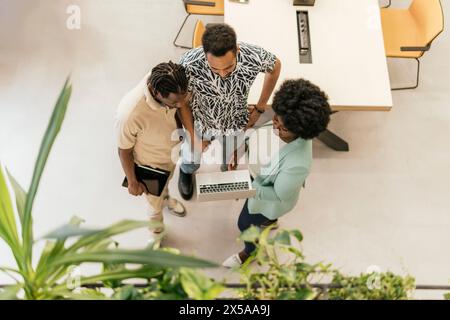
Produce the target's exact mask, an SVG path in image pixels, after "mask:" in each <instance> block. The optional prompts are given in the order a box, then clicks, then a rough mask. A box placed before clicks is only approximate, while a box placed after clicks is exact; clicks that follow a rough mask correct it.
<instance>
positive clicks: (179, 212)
mask: <svg viewBox="0 0 450 320" xmlns="http://www.w3.org/2000/svg"><path fill="white" fill-rule="evenodd" d="M165 201H166V203H167V208H168V209H169V212H170V213H171V214H173V215H174V216H177V217H184V216H186V208H185V207H184V206H183V204H182V203H181V202H180V201H178V200H177V199H175V198H171V197H167V198H166V199H165Z"/></svg>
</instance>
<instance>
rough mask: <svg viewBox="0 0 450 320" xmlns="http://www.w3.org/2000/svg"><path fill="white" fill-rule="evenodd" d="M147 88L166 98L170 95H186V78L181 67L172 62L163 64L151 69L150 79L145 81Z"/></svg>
mask: <svg viewBox="0 0 450 320" xmlns="http://www.w3.org/2000/svg"><path fill="white" fill-rule="evenodd" d="M147 86H148V87H151V88H152V89H153V90H155V91H157V92H159V93H160V94H161V95H162V96H163V97H164V98H167V97H168V96H169V94H170V93H175V94H183V93H186V92H187V90H188V78H187V76H186V72H185V69H184V67H183V66H182V65H180V64H176V63H173V62H172V61H169V62H163V63H160V64H158V65H157V66H156V67H154V68H153V69H152V72H151V74H150V77H149V78H148V79H147Z"/></svg>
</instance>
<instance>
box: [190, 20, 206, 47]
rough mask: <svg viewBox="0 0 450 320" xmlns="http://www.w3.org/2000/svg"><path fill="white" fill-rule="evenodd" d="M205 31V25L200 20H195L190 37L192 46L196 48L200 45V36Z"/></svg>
mask: <svg viewBox="0 0 450 320" xmlns="http://www.w3.org/2000/svg"><path fill="white" fill-rule="evenodd" d="M204 32H205V26H204V24H203V22H202V21H201V20H197V23H196V24H195V29H194V36H193V37H192V48H197V47H200V46H201V45H202V36H203V33H204Z"/></svg>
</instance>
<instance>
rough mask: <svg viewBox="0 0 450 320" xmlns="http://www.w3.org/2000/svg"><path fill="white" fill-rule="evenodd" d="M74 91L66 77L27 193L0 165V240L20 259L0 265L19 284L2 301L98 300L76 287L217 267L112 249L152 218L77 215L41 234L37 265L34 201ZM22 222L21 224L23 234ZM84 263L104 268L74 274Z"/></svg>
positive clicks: (158, 252)
mask: <svg viewBox="0 0 450 320" xmlns="http://www.w3.org/2000/svg"><path fill="white" fill-rule="evenodd" d="M71 92H72V88H71V85H70V84H69V80H67V81H66V83H65V84H64V87H63V89H62V91H61V93H60V95H59V98H58V100H57V102H56V105H55V107H54V109H53V113H52V116H51V119H50V122H49V124H48V126H47V130H46V132H45V135H44V138H43V139H42V143H41V146H40V149H39V154H38V157H37V160H36V164H35V167H34V172H33V177H32V180H31V184H30V187H29V189H28V191H27V192H26V191H25V190H24V189H23V188H22V187H21V186H20V184H19V183H18V182H17V181H16V180H15V179H14V177H13V176H12V175H10V174H9V173H8V175H9V182H10V184H11V187H12V189H13V190H14V194H15V197H13V195H12V194H10V192H9V189H8V185H7V181H8V179H7V178H6V176H5V175H4V174H3V170H1V167H0V238H2V239H3V240H4V241H5V243H6V244H7V245H8V246H9V248H10V249H11V252H12V254H13V256H14V259H15V261H16V268H9V267H0V271H2V272H4V273H6V274H8V275H9V276H11V278H13V279H14V280H15V282H16V285H13V286H10V287H7V288H5V289H4V290H2V291H1V292H0V299H13V298H17V297H18V295H19V294H20V293H21V292H22V291H23V293H24V297H25V298H26V299H62V298H67V299H95V298H99V297H101V296H102V295H101V294H98V293H97V292H96V290H89V289H84V290H81V291H80V290H78V292H75V290H74V289H76V288H78V287H79V286H83V285H85V284H92V283H98V282H104V283H107V284H108V283H109V284H110V285H114V284H118V283H120V281H123V280H126V279H136V278H141V279H148V278H150V277H152V276H160V275H161V274H162V270H165V269H166V268H167V267H171V268H175V269H176V268H178V267H192V268H202V267H214V266H216V265H215V264H214V263H211V262H208V261H204V260H201V259H197V258H194V257H188V256H182V255H179V254H175V253H173V252H167V251H163V250H152V249H142V250H123V249H117V248H111V245H113V244H114V241H113V240H112V239H111V237H113V236H116V235H118V234H122V233H125V232H129V231H131V230H134V229H137V228H142V227H148V226H149V222H148V221H131V220H124V221H121V222H118V223H115V224H113V225H111V226H109V227H107V228H103V229H86V228H81V227H80V225H81V223H82V220H81V219H80V218H77V217H74V218H73V219H72V220H71V221H70V222H69V223H68V224H67V225H64V226H62V227H60V228H57V229H56V230H54V231H52V232H50V233H48V234H47V235H46V236H44V237H43V239H46V240H47V242H46V245H45V247H44V249H43V251H42V252H41V254H40V257H39V260H38V261H37V263H36V264H33V260H32V257H33V244H34V242H35V240H34V236H33V217H32V208H33V202H34V199H35V196H36V194H37V190H38V187H39V183H40V179H41V177H42V174H43V172H44V168H45V164H46V162H47V159H48V156H49V154H50V151H51V148H52V146H53V143H54V142H55V140H56V137H57V135H58V133H59V130H60V129H61V126H62V123H63V120H64V115H65V113H66V109H67V105H68V102H69V99H70V95H71ZM13 199H15V202H16V208H17V215H18V219H16V216H15V211H14V208H13ZM17 220H18V221H17ZM18 223H19V226H20V227H21V230H20V231H21V232H20V234H21V238H20V237H19V232H18V230H19V229H18V227H17V226H18ZM153 227H157V226H156V225H155V226H153ZM69 239H70V240H73V241H71V244H70V245H69V244H67V240H69ZM86 262H93V263H99V264H102V265H105V267H104V269H103V270H102V272H101V273H99V274H96V275H93V276H89V277H82V276H81V275H75V276H74V275H72V274H71V270H73V267H74V266H79V265H81V264H83V263H86ZM127 264H133V265H135V266H136V265H137V268H134V269H130V268H127V267H126V265H127ZM127 290H128V291H127ZM122 291H123V292H122V293H120V294H119V296H128V297H137V296H136V295H133V292H131V291H130V289H129V288H123V289H122ZM127 294H128V295H127Z"/></svg>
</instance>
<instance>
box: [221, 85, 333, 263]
mask: <svg viewBox="0 0 450 320" xmlns="http://www.w3.org/2000/svg"><path fill="white" fill-rule="evenodd" d="M272 109H273V110H274V112H275V115H274V117H273V130H274V133H275V134H277V135H278V137H279V138H280V139H281V140H282V141H283V142H284V143H285V145H284V146H283V147H281V149H280V150H279V153H278V155H277V157H276V158H272V160H271V162H270V164H269V166H268V169H267V168H266V169H267V170H268V171H265V173H268V174H266V175H262V174H260V175H258V176H256V177H255V180H254V181H253V187H254V188H255V189H256V196H255V197H254V198H250V199H248V200H247V201H246V202H245V205H244V208H243V209H242V211H241V214H240V216H239V220H238V227H239V230H240V231H241V232H242V231H244V230H246V229H248V228H250V226H252V225H254V226H257V227H261V228H265V227H268V226H270V225H272V224H274V223H276V222H277V219H278V218H279V217H281V216H283V215H285V214H286V213H288V212H289V211H291V210H292V208H294V206H295V205H296V203H297V200H298V197H299V194H300V189H301V187H302V186H303V184H304V182H305V179H306V177H307V176H308V173H309V170H310V167H311V162H312V139H313V138H315V137H317V136H318V135H319V134H320V133H321V132H323V131H324V130H325V129H326V128H327V125H328V122H329V121H330V114H331V109H330V106H329V104H328V97H327V95H326V94H325V93H324V92H323V91H321V90H320V88H318V87H317V86H315V85H314V84H312V83H311V82H309V81H307V80H303V79H298V80H287V81H285V82H284V83H283V84H282V85H281V87H280V89H279V90H278V91H277V92H276V93H275V95H274V99H273V103H272ZM254 250H255V245H254V244H253V243H248V242H245V248H244V249H243V250H242V251H241V252H239V253H236V254H234V255H232V256H231V257H229V258H228V259H227V260H225V262H224V263H223V266H225V267H234V266H238V265H241V264H242V263H244V261H245V260H247V259H248V257H249V256H250V255H251V253H252V252H253V251H254Z"/></svg>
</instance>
